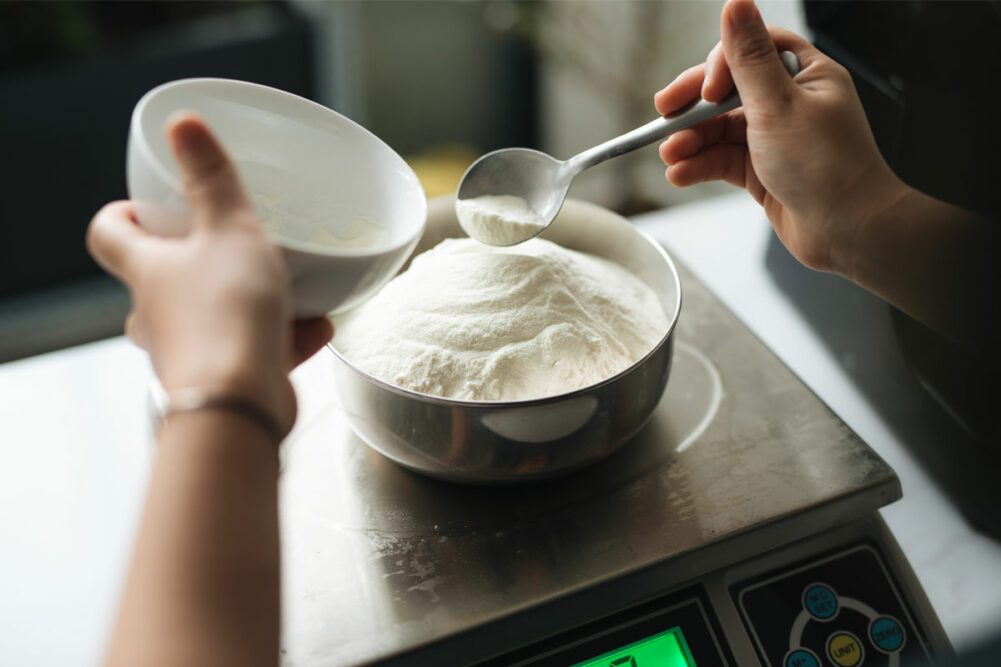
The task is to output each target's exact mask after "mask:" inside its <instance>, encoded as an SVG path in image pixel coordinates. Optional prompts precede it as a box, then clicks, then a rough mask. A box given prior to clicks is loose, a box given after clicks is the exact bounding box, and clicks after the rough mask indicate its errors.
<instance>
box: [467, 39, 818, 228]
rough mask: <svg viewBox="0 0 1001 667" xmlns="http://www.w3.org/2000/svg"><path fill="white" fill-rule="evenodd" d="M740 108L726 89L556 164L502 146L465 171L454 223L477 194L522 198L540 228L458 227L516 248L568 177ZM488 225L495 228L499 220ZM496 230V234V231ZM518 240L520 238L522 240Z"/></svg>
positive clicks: (792, 66)
mask: <svg viewBox="0 0 1001 667" xmlns="http://www.w3.org/2000/svg"><path fill="white" fill-rule="evenodd" d="M779 55H780V57H781V59H782V64H783V65H785V68H786V70H787V71H788V72H789V75H790V76H796V73H797V72H799V60H798V59H797V58H796V56H795V54H793V53H792V52H791V51H783V52H782V53H781V54H779ZM740 105H741V102H740V96H739V95H738V94H737V90H736V89H734V90H732V91H731V92H730V93H729V94H728V95H727V96H726V97H724V98H723V99H722V100H720V101H719V102H718V103H715V104H713V103H711V102H706V101H705V100H702V99H699V100H698V101H696V102H693V103H691V104H689V105H688V106H686V107H684V108H682V109H680V110H678V111H676V112H674V113H673V114H671V115H670V116H664V117H661V118H657V119H656V120H652V121H650V122H649V123H647V124H646V125H643V126H641V127H638V128H636V129H635V130H632V131H631V132H626V133H625V134H623V135H621V136H618V137H615V138H614V139H609V140H608V141H606V142H605V143H603V144H598V145H597V146H595V147H594V148H589V149H588V150H586V151H584V152H582V153H578V154H577V155H575V156H573V157H572V158H570V159H569V160H557V159H556V158H554V157H552V156H551V155H547V154H546V153H543V152H541V151H536V150H532V149H530V148H503V149H501V150H497V151H493V152H491V153H487V154H486V155H484V156H482V157H480V159H478V160H477V161H476V162H474V163H473V164H472V165H471V166H470V167H469V169H467V170H466V173H465V175H464V176H463V177H462V181H461V182H460V183H459V191H458V193H457V196H456V212H457V213H458V214H459V220H460V222H462V221H463V215H462V214H461V213H459V211H460V206H459V202H460V201H463V200H469V199H474V198H476V197H480V196H483V195H514V196H517V197H521V198H522V199H524V200H525V201H526V202H527V203H528V205H529V206H530V207H531V208H532V210H533V211H535V213H536V214H537V215H538V216H539V218H540V220H541V223H542V224H541V225H523V224H509V225H507V228H506V229H504V230H503V231H502V233H488V231H485V229H486V230H489V228H485V227H484V226H483V225H482V224H479V225H472V224H470V225H467V224H463V229H465V230H466V233H468V234H469V235H470V236H472V237H473V238H474V239H476V240H477V241H480V242H482V243H486V244H488V245H504V246H508V245H516V244H518V243H522V242H524V241H527V240H528V239H530V238H532V237H533V236H537V235H539V234H541V233H542V231H543V230H544V229H545V228H546V227H548V226H549V225H550V224H552V222H553V219H554V218H555V217H556V214H557V213H559V211H560V208H561V207H562V206H563V200H564V199H566V196H567V190H569V189H570V182H571V181H572V180H573V179H574V176H576V175H577V174H579V173H580V172H582V171H584V170H585V169H587V168H588V167H593V166H594V165H596V164H599V163H601V162H604V161H605V160H607V159H609V158H613V157H618V156H619V155H622V154H624V153H628V152H630V151H633V150H636V149H637V148H640V147H642V146H646V145H647V144H650V143H653V142H654V141H657V140H658V139H663V138H664V137H666V136H668V135H670V134H674V133H675V132H678V131H679V130H684V129H686V128H689V127H692V126H693V125H698V124H699V123H701V122H703V121H706V120H709V119H710V118H715V117H716V116H719V115H720V114H724V113H726V112H727V111H730V110H732V109H736V108H737V107H739V106H740ZM490 224H496V225H501V224H504V222H502V221H499V222H493V221H491V222H490ZM498 231H500V230H498ZM522 237H523V238H522Z"/></svg>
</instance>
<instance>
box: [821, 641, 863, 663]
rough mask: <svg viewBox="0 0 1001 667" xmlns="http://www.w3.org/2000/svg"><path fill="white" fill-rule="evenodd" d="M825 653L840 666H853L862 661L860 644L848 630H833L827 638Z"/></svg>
mask: <svg viewBox="0 0 1001 667" xmlns="http://www.w3.org/2000/svg"><path fill="white" fill-rule="evenodd" d="M827 655H828V656H829V657H830V658H831V660H833V661H834V662H835V664H837V665H841V667H855V665H857V664H859V663H860V662H862V658H863V654H862V644H861V643H859V640H858V639H857V638H856V637H855V635H853V634H852V633H850V632H835V633H834V634H833V635H831V636H830V637H829V638H828V640H827Z"/></svg>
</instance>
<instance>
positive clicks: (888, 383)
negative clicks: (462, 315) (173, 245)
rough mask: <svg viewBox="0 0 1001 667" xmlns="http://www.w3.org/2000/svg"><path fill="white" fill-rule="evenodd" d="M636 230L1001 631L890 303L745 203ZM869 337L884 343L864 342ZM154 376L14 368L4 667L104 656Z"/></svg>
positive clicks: (313, 387) (8, 431)
mask: <svg viewBox="0 0 1001 667" xmlns="http://www.w3.org/2000/svg"><path fill="white" fill-rule="evenodd" d="M636 222H637V225H638V226H639V227H641V228H642V229H644V230H645V231H647V232H648V233H650V234H651V235H653V236H654V237H655V238H657V239H658V240H659V241H661V242H663V243H664V244H665V245H666V246H667V247H668V249H669V250H670V251H671V252H672V254H674V255H675V256H676V257H677V258H678V259H680V260H681V261H682V262H684V263H685V264H686V265H687V266H688V267H689V268H690V269H692V270H693V271H694V272H695V273H696V275H698V277H699V278H700V279H702V280H703V281H704V282H705V283H706V284H707V285H708V286H709V287H710V288H711V289H712V290H713V291H714V292H716V294H717V295H718V296H719V297H720V298H721V299H722V301H723V302H724V303H725V304H726V305H727V306H728V307H729V308H731V309H732V310H733V311H734V312H735V313H736V314H737V315H738V316H739V317H740V318H741V319H742V320H744V322H745V323H747V324H748V326H749V327H750V328H751V329H752V330H753V331H754V332H755V333H756V334H757V335H758V336H759V337H760V338H761V339H762V340H763V341H764V342H765V343H766V344H767V345H768V346H769V347H770V348H771V349H772V350H773V351H775V352H776V353H777V354H778V356H779V357H780V358H781V359H782V360H783V361H784V362H785V363H786V364H788V365H789V366H790V367H791V368H792V369H793V370H794V371H795V372H796V373H797V374H798V375H799V376H800V377H801V378H802V379H803V380H804V381H805V382H806V383H807V384H808V385H809V386H810V387H811V388H812V389H813V390H814V391H815V392H816V393H817V394H818V395H819V396H820V397H821V398H822V399H824V400H825V401H826V402H827V403H828V404H829V405H830V406H831V408H832V409H833V410H834V411H835V412H836V413H838V414H839V415H840V416H841V418H842V419H844V420H845V422H847V423H848V425H849V426H851V427H852V428H853V429H854V430H855V431H856V432H857V433H858V434H859V435H860V436H861V437H862V438H863V439H864V440H865V441H866V442H868V443H869V445H870V446H872V447H873V449H875V450H876V451H877V452H878V453H879V454H880V455H881V456H882V457H883V458H884V459H885V460H886V461H887V462H888V463H889V464H890V465H891V466H892V467H893V468H894V469H895V470H896V472H897V474H898V475H899V477H900V479H901V483H902V485H903V490H904V497H903V499H902V500H900V501H898V502H896V503H894V504H893V505H891V506H889V507H887V508H886V509H884V510H883V515H884V517H885V519H886V521H887V523H888V524H889V526H890V528H891V530H892V531H893V533H894V534H895V535H896V537H897V540H898V541H899V542H900V545H901V547H902V548H903V551H904V553H905V554H906V555H907V557H908V558H909V560H910V562H911V565H912V566H913V568H914V570H915V572H916V574H917V576H918V578H919V580H920V581H921V583H922V584H923V586H924V587H925V591H926V593H927V594H928V597H929V598H930V600H931V603H932V606H933V607H934V608H935V609H936V611H937V612H938V614H939V617H940V619H941V621H942V624H943V626H944V627H945V630H946V632H947V633H948V635H949V637H950V639H951V640H952V642H953V644H954V645H955V647H956V648H957V649H960V650H962V649H964V648H966V647H969V646H971V645H973V644H975V643H976V642H978V641H979V640H981V639H982V638H984V637H985V636H987V635H988V634H990V633H992V632H995V631H999V630H1001V544H998V543H997V542H995V541H993V540H990V539H988V538H986V537H983V536H981V535H979V534H978V533H976V532H975V531H974V530H973V529H972V528H971V527H970V526H969V525H968V523H967V522H966V521H965V519H964V518H963V517H962V515H960V514H959V512H958V511H957V510H956V508H955V507H954V506H953V504H952V503H951V502H950V501H949V499H948V498H946V497H945V496H944V495H943V494H942V493H941V492H940V490H939V489H938V487H936V486H935V484H934V483H933V482H932V481H931V479H930V478H929V476H928V475H927V474H926V473H925V471H924V470H923V469H922V468H921V467H920V466H919V464H918V463H917V462H916V460H915V458H914V456H912V454H911V453H910V450H909V449H908V448H907V447H906V446H905V445H904V438H903V436H902V435H901V433H902V431H901V428H900V427H899V424H898V423H896V422H895V421H894V420H895V419H896V418H897V416H899V414H900V409H898V410H897V411H896V412H894V411H889V412H888V411H886V410H885V409H884V410H881V409H880V407H881V405H882V402H883V401H884V400H893V401H894V405H896V406H901V405H903V406H904V408H906V405H907V400H908V396H909V394H908V392H919V391H921V390H920V387H918V386H917V385H916V383H915V382H914V381H913V380H912V379H911V378H910V376H909V375H908V374H907V371H906V368H905V367H904V366H903V361H902V360H901V359H899V354H897V355H895V354H894V352H893V347H892V345H890V341H891V340H892V339H891V337H890V330H889V321H888V316H887V314H886V308H885V306H884V305H883V304H882V303H880V302H879V301H878V299H875V298H874V297H872V296H871V295H868V294H867V293H865V292H864V291H862V290H859V289H857V288H854V286H851V285H849V284H848V283H844V281H840V280H839V279H837V278H834V277H831V276H823V275H820V274H814V273H813V272H810V271H808V270H806V269H803V268H802V267H798V265H795V263H794V260H791V259H790V258H789V257H788V256H787V254H784V250H782V249H780V248H777V247H775V246H771V245H770V239H771V237H772V233H771V228H770V227H769V225H768V223H767V220H766V219H765V217H764V215H763V213H762V212H761V210H760V208H758V207H757V205H756V204H755V203H754V202H753V201H752V200H751V199H750V198H749V197H748V196H746V195H745V194H744V193H735V194H734V195H732V196H727V197H722V198H719V199H714V200H707V201H704V202H699V203H696V204H692V205H686V206H681V207H675V208H671V209H668V210H665V211H660V212H656V213H652V214H648V215H645V216H641V217H639V218H637V219H636ZM775 276H782V278H781V279H780V281H776V278H775ZM842 283H843V284H842ZM780 285H781V286H780ZM790 285H793V286H794V289H792V290H790V289H789V287H790ZM805 288H809V289H805ZM811 289H812V290H813V291H812V292H811V291H810V290H811ZM804 295H807V296H804ZM811 295H812V296H811ZM804 298H806V299H808V300H809V299H813V300H814V301H816V299H817V298H820V299H823V301H824V303H823V304H822V306H823V307H822V308H820V309H819V310H814V311H811V309H810V307H809V306H808V307H807V308H806V309H805V310H806V311H809V312H812V313H813V314H812V315H809V314H808V315H804V314H803V311H801V310H800V309H798V308H797V307H796V305H795V304H796V303H808V302H805V301H803V299H804ZM817 312H820V313H821V314H822V315H823V313H829V315H827V316H821V317H819V318H818V316H817ZM860 336H862V337H865V339H866V340H867V341H869V342H870V343H871V342H872V341H874V340H875V341H876V342H877V343H879V342H882V343H885V345H876V346H873V345H870V344H867V345H859V344H857V339H858V338H859V337H860ZM853 341H856V342H853ZM324 361H325V359H324V358H323V357H322V356H321V357H317V358H314V359H313V360H310V361H309V362H307V363H306V364H304V366H303V367H301V368H300V369H298V370H297V371H296V372H295V374H294V375H293V379H294V381H295V383H296V387H297V389H298V390H299V392H300V404H301V410H300V413H301V415H303V416H308V415H309V414H310V413H312V412H314V411H315V410H318V409H320V408H321V407H322V406H323V405H325V404H326V402H327V400H329V396H328V395H327V394H326V392H325V390H324V389H323V388H322V387H323V386H324V378H325V377H326V370H327V368H326V366H325V364H324ZM151 377H152V372H151V369H150V367H149V363H148V361H147V359H146V357H145V354H144V353H142V352H141V351H139V350H138V349H136V348H135V347H134V346H132V345H131V344H130V343H129V342H128V341H126V340H125V339H123V338H114V339H110V340H107V341H102V342H99V343H92V344H89V345H84V346H81V347H77V348H71V349H68V350H62V351H59V352H54V353H50V354H46V355H42V356H39V357H35V358H31V359H25V360H22V361H17V362H12V363H7V364H3V365H0V405H2V406H3V408H2V412H0V415H2V423H0V443H2V452H3V465H2V466H0V565H2V566H3V567H2V568H0V655H3V656H4V662H5V663H7V664H18V665H22V664H31V665H92V664H97V663H98V662H99V660H100V657H101V652H102V650H103V644H104V641H105V639H106V635H107V632H108V629H109V627H110V623H111V621H112V618H113V615H114V610H115V606H116V602H117V597H118V592H119V588H120V586H121V583H122V576H123V574H124V568H125V564H126V561H127V558H128V555H129V551H130V547H131V541H132V539H133V535H134V530H135V525H136V521H137V519H138V516H139V511H140V509H141V504H142V499H143V493H144V491H145V486H146V480H147V476H148V471H149V464H150V460H151V459H150V455H151V449H150V432H149V423H148V418H147V412H146V388H147V386H148V383H149V380H150V379H151ZM881 392H882V394H886V393H887V392H890V393H892V399H891V397H889V396H885V395H882V394H881ZM901 409H902V408H901ZM886 415H890V418H888V417H887V416H886ZM906 437H907V441H908V442H913V440H912V439H913V437H914V434H913V433H907V436H906Z"/></svg>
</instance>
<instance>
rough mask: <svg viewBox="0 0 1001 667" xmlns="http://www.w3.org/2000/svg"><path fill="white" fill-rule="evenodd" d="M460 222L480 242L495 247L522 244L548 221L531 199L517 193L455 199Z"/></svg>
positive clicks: (456, 212) (539, 230)
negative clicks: (523, 197)
mask: <svg viewBox="0 0 1001 667" xmlns="http://www.w3.org/2000/svg"><path fill="white" fill-rule="evenodd" d="M455 214H456V216H457V217H458V218H459V224H460V225H462V228H463V229H464V230H465V231H466V233H467V234H469V235H470V236H471V237H473V238H474V239H476V240H477V241H482V242H483V243H488V244H490V245H495V246H509V245H514V244H516V243H521V242H522V241H524V240H525V239H527V238H531V237H533V236H535V235H536V234H538V233H539V232H541V231H542V230H543V229H544V228H545V226H546V224H545V222H543V220H542V218H540V217H539V215H538V214H537V213H536V212H535V211H534V210H532V207H531V206H529V204H528V202H527V201H525V200H524V199H522V198H521V197H517V196H515V195H483V196H480V197H473V198H472V199H459V200H456V202H455Z"/></svg>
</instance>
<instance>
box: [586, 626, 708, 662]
mask: <svg viewBox="0 0 1001 667" xmlns="http://www.w3.org/2000/svg"><path fill="white" fill-rule="evenodd" d="M572 667H695V661H694V660H693V659H692V652H691V651H689V650H688V644H687V643H686V642H685V635H684V634H682V632H681V628H680V627H674V628H671V629H670V630H665V631H664V632H661V633H658V634H656V635H653V636H652V637H646V638H644V639H641V640H639V641H638V642H633V643H632V644H629V645H628V646H623V647H622V648H617V649H615V650H614V651H609V652H608V653H602V654H601V655H599V656H597V657H596V658H590V659H588V660H585V661H584V662H578V663H577V664H575V665H573V666H572Z"/></svg>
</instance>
